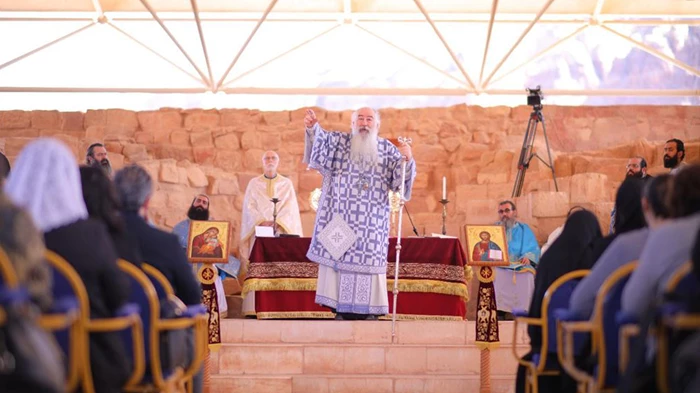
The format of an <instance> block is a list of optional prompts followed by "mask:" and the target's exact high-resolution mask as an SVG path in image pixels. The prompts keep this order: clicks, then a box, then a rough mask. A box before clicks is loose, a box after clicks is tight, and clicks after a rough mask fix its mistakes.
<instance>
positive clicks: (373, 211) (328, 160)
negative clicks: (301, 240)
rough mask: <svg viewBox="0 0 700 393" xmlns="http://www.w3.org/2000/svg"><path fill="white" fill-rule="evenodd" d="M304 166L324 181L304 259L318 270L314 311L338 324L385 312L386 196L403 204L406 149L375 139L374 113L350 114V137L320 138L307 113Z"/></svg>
mask: <svg viewBox="0 0 700 393" xmlns="http://www.w3.org/2000/svg"><path fill="white" fill-rule="evenodd" d="M304 125H305V126H306V138H305V150H304V162H305V163H307V164H309V168H311V169H316V170H318V171H319V172H320V173H321V175H322V176H323V186H322V190H321V197H320V199H319V203H318V211H317V212H316V223H315V227H314V233H313V238H312V239H311V245H310V247H309V251H308V252H307V254H306V256H307V258H309V259H310V260H312V261H314V262H316V263H318V264H319V268H318V282H317V286H316V300H315V301H316V303H318V304H320V305H323V306H326V307H329V308H331V309H332V310H333V311H334V312H336V313H337V314H338V317H339V318H343V319H376V316H378V315H385V314H388V312H389V300H388V294H387V284H386V266H387V253H388V251H389V215H390V211H389V191H395V192H396V191H398V190H399V189H400V188H401V185H402V184H401V182H402V178H403V176H404V173H402V170H403V165H402V164H403V163H404V162H406V173H405V183H404V184H403V186H404V187H405V195H404V196H405V199H406V200H408V199H410V196H411V188H412V186H413V181H414V179H415V176H416V163H415V161H414V160H413V154H412V151H411V146H409V145H408V144H405V143H402V144H401V146H399V147H398V148H397V147H396V146H394V145H393V144H392V143H391V142H390V141H388V140H386V139H384V138H379V137H378V133H379V125H380V119H379V113H377V112H376V111H375V110H373V109H371V108H361V109H359V110H357V111H355V112H354V113H353V114H352V121H351V128H352V133H346V132H338V131H331V132H329V131H326V130H324V129H323V128H321V126H320V125H319V124H318V120H317V118H316V115H315V114H314V112H313V111H312V110H307V111H306V116H305V118H304Z"/></svg>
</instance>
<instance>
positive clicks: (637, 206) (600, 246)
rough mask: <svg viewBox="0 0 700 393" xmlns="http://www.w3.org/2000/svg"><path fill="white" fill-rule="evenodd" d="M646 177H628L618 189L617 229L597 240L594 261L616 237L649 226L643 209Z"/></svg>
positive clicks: (615, 226) (616, 204) (616, 198)
mask: <svg viewBox="0 0 700 393" xmlns="http://www.w3.org/2000/svg"><path fill="white" fill-rule="evenodd" d="M645 179H646V178H645ZM645 179H640V178H636V177H627V178H625V180H624V181H623V182H622V184H620V188H618V189H617V195H616V196H615V206H616V209H615V224H614V228H615V231H614V233H613V234H611V235H608V236H605V237H603V238H601V239H599V240H597V241H596V243H595V245H594V246H593V254H592V258H593V262H594V263H595V261H597V260H598V258H600V256H601V255H603V253H604V252H605V250H606V249H607V248H608V246H610V244H611V243H612V242H613V240H615V238H616V237H618V236H620V235H621V234H623V233H627V232H631V231H634V230H637V229H642V228H644V227H645V226H647V222H646V219H645V218H644V211H643V210H642V193H643V191H644V185H645V184H646V180H645Z"/></svg>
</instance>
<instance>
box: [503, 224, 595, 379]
mask: <svg viewBox="0 0 700 393" xmlns="http://www.w3.org/2000/svg"><path fill="white" fill-rule="evenodd" d="M601 236H602V233H601V231H600V223H599V222H598V219H597V218H596V216H595V214H593V213H591V212H590V211H588V210H582V211H577V212H575V213H573V214H572V215H571V216H569V218H568V219H567V220H566V223H565V224H564V229H563V231H562V233H561V235H560V236H559V237H558V238H557V240H555V241H554V243H553V244H552V247H551V248H550V249H549V251H547V254H545V255H543V256H542V259H541V260H540V263H539V265H538V266H537V274H536V275H535V290H534V292H533V294H532V301H531V303H530V308H529V313H528V315H529V316H530V317H532V318H540V317H541V316H542V313H541V311H542V300H543V299H544V294H545V292H547V289H548V288H549V286H550V285H552V283H553V282H554V281H556V280H557V279H558V278H559V277H561V276H563V275H564V274H566V273H569V272H572V271H574V270H581V269H584V270H585V269H590V268H591V266H592V265H593V263H594V262H595V261H594V260H592V257H591V256H592V252H593V249H592V246H593V244H594V242H595V241H596V240H598V239H600V237H601ZM527 332H528V335H529V336H530V347H531V350H530V353H529V354H527V355H525V357H524V359H526V360H531V359H532V355H533V354H534V353H536V352H539V350H540V347H541V345H542V329H541V328H540V327H537V326H532V325H530V326H528V328H527ZM549 358H550V357H548V359H549ZM556 358H557V356H556V354H553V356H552V357H551V359H552V360H554V359H556ZM548 361H549V360H548ZM525 371H526V369H525V367H523V366H519V367H518V374H517V379H516V385H515V386H516V388H515V391H516V392H517V393H521V392H524V391H525ZM540 381H541V382H540V383H541V384H540V392H546V391H558V390H557V387H558V386H559V385H560V382H559V380H558V378H548V381H546V382H545V381H543V380H542V379H540ZM543 382H544V383H543ZM548 383H551V389H548V388H546V386H549V385H547V384H548Z"/></svg>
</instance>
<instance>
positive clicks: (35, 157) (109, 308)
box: [5, 138, 129, 393]
mask: <svg viewBox="0 0 700 393" xmlns="http://www.w3.org/2000/svg"><path fill="white" fill-rule="evenodd" d="M5 192H6V193H7V196H8V197H9V198H10V199H11V200H12V201H13V202H14V203H15V204H16V205H18V206H20V207H23V208H24V209H25V210H26V211H27V212H28V213H29V215H30V216H31V218H32V220H33V221H34V223H35V225H36V227H37V228H38V229H39V231H40V232H42V233H43V235H44V242H45V244H46V248H47V249H48V250H51V251H53V252H55V253H56V254H58V255H60V256H61V257H63V258H64V259H65V260H66V261H68V263H70V264H71V265H72V266H73V268H74V269H75V270H76V271H77V273H78V275H79V276H80V278H81V280H82V281H83V284H84V285H85V289H86V290H87V294H88V298H89V300H90V316H91V317H92V318H107V317H112V316H114V313H115V311H116V310H117V309H118V308H119V307H121V306H122V305H123V304H124V303H125V302H126V300H127V299H128V295H129V292H128V280H127V279H126V276H124V274H123V273H122V272H121V271H120V270H119V269H118V268H117V264H116V261H117V254H116V251H115V250H114V246H113V244H112V241H111V239H110V237H109V234H108V233H107V229H106V227H105V225H104V224H102V223H101V222H99V221H96V220H94V219H89V218H88V212H87V209H86V207H85V202H84V201H83V193H82V185H81V182H80V171H79V169H78V164H77V161H76V159H75V157H74V156H73V154H72V153H71V152H70V150H68V148H67V147H66V146H65V145H64V144H63V143H62V142H60V141H58V140H56V139H51V138H41V139H37V140H35V141H33V142H31V143H29V144H28V145H27V146H25V148H24V149H23V150H22V151H21V152H20V155H19V157H17V161H16V162H15V165H14V166H13V168H12V172H10V176H9V177H8V179H7V183H6V184H5ZM90 364H91V368H92V376H93V380H94V381H95V382H96V383H95V391H96V392H97V393H108V392H109V393H111V392H119V391H121V387H122V386H123V385H124V383H125V382H126V379H127V378H128V374H129V365H128V363H127V357H126V352H125V350H124V348H123V346H122V344H121V340H120V338H119V335H117V334H116V333H92V334H90ZM98 382H99V383H98Z"/></svg>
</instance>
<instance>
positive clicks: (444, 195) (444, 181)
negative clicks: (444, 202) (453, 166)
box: [442, 176, 447, 199]
mask: <svg viewBox="0 0 700 393" xmlns="http://www.w3.org/2000/svg"><path fill="white" fill-rule="evenodd" d="M442 199H447V177H446V176H443V177H442Z"/></svg>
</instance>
